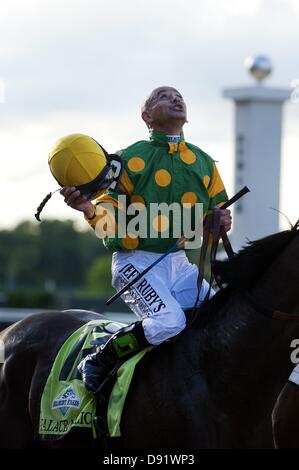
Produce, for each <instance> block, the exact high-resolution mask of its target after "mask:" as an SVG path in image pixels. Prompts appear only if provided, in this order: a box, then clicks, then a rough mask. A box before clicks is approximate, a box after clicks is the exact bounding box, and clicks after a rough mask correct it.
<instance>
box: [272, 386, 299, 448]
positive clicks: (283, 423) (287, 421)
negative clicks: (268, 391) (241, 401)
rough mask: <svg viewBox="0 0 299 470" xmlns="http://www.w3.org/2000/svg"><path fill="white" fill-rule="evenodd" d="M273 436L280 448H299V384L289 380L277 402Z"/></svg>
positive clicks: (273, 418) (273, 417)
mask: <svg viewBox="0 0 299 470" xmlns="http://www.w3.org/2000/svg"><path fill="white" fill-rule="evenodd" d="M272 421H273V437H274V444H275V447H276V448H278V449H299V386H298V385H296V384H295V383H293V382H288V383H287V384H286V385H285V386H284V387H283V389H282V391H281V392H280V394H279V397H278V399H277V402H276V404H275V407H274V410H273V415H272Z"/></svg>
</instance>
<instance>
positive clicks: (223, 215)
mask: <svg viewBox="0 0 299 470" xmlns="http://www.w3.org/2000/svg"><path fill="white" fill-rule="evenodd" d="M220 225H223V226H224V230H225V231H226V232H228V231H229V230H230V229H231V228H232V216H231V211H230V210H229V209H221V208H220Z"/></svg>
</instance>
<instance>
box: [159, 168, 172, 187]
mask: <svg viewBox="0 0 299 470" xmlns="http://www.w3.org/2000/svg"><path fill="white" fill-rule="evenodd" d="M155 181H156V183H157V185H158V186H161V187H166V186H168V185H169V184H170V183H171V174H170V173H169V171H167V170H158V171H156V173H155Z"/></svg>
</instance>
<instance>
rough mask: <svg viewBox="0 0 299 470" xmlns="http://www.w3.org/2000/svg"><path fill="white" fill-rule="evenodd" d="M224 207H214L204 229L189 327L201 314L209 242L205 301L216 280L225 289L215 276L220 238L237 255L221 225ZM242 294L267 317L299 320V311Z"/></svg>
mask: <svg viewBox="0 0 299 470" xmlns="http://www.w3.org/2000/svg"><path fill="white" fill-rule="evenodd" d="M223 208H225V205H223V206H222V207H221V208H215V209H213V211H212V212H211V213H210V214H208V216H207V217H206V221H205V225H204V230H203V242H202V247H201V250H200V258H199V274H198V279H197V288H198V294H197V298H196V302H195V304H194V306H193V309H192V311H191V315H190V317H189V321H188V327H190V326H191V325H192V324H193V322H194V321H195V319H196V318H197V316H198V315H200V313H199V312H198V310H197V309H196V306H197V303H198V299H199V293H200V290H201V287H202V283H203V279H204V270H205V262H206V255H207V249H208V246H209V244H210V245H211V250H210V260H209V263H210V267H211V274H210V280H209V289H208V292H207V294H206V296H205V299H204V301H203V303H205V302H206V301H207V300H208V299H209V298H210V294H211V289H212V284H213V281H214V280H215V281H216V283H217V285H218V287H219V288H220V289H223V285H222V284H221V282H220V280H219V279H218V278H217V276H215V272H214V266H215V261H216V255H217V249H218V245H219V241H220V239H222V242H223V247H224V249H225V251H226V253H227V256H228V258H229V259H232V258H233V257H234V256H235V255H236V254H235V253H234V251H233V249H232V246H231V243H230V241H229V239H228V236H227V234H226V232H225V230H224V227H223V226H221V225H220V209H223ZM242 294H243V296H244V297H246V300H247V301H248V303H249V304H250V305H251V306H252V307H253V309H254V310H256V311H257V312H259V313H261V314H262V315H264V316H265V317H267V318H271V319H274V320H282V321H299V313H287V312H282V311H281V310H278V309H275V308H274V309H273V308H269V307H266V306H264V305H262V304H260V303H259V302H257V301H256V300H255V299H254V298H253V296H252V295H251V294H249V293H248V292H247V291H245V290H242Z"/></svg>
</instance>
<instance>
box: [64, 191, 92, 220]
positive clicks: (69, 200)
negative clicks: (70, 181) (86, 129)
mask: <svg viewBox="0 0 299 470" xmlns="http://www.w3.org/2000/svg"><path fill="white" fill-rule="evenodd" d="M60 194H61V195H62V196H64V201H65V202H66V204H67V205H68V206H70V207H72V208H73V209H76V210H77V211H81V212H84V214H85V215H86V216H87V217H89V216H90V215H92V214H93V213H94V206H93V204H92V203H91V202H90V201H88V200H87V199H86V198H85V197H84V196H81V193H80V191H79V190H78V189H76V188H75V186H64V188H62V190H61V191H60Z"/></svg>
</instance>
